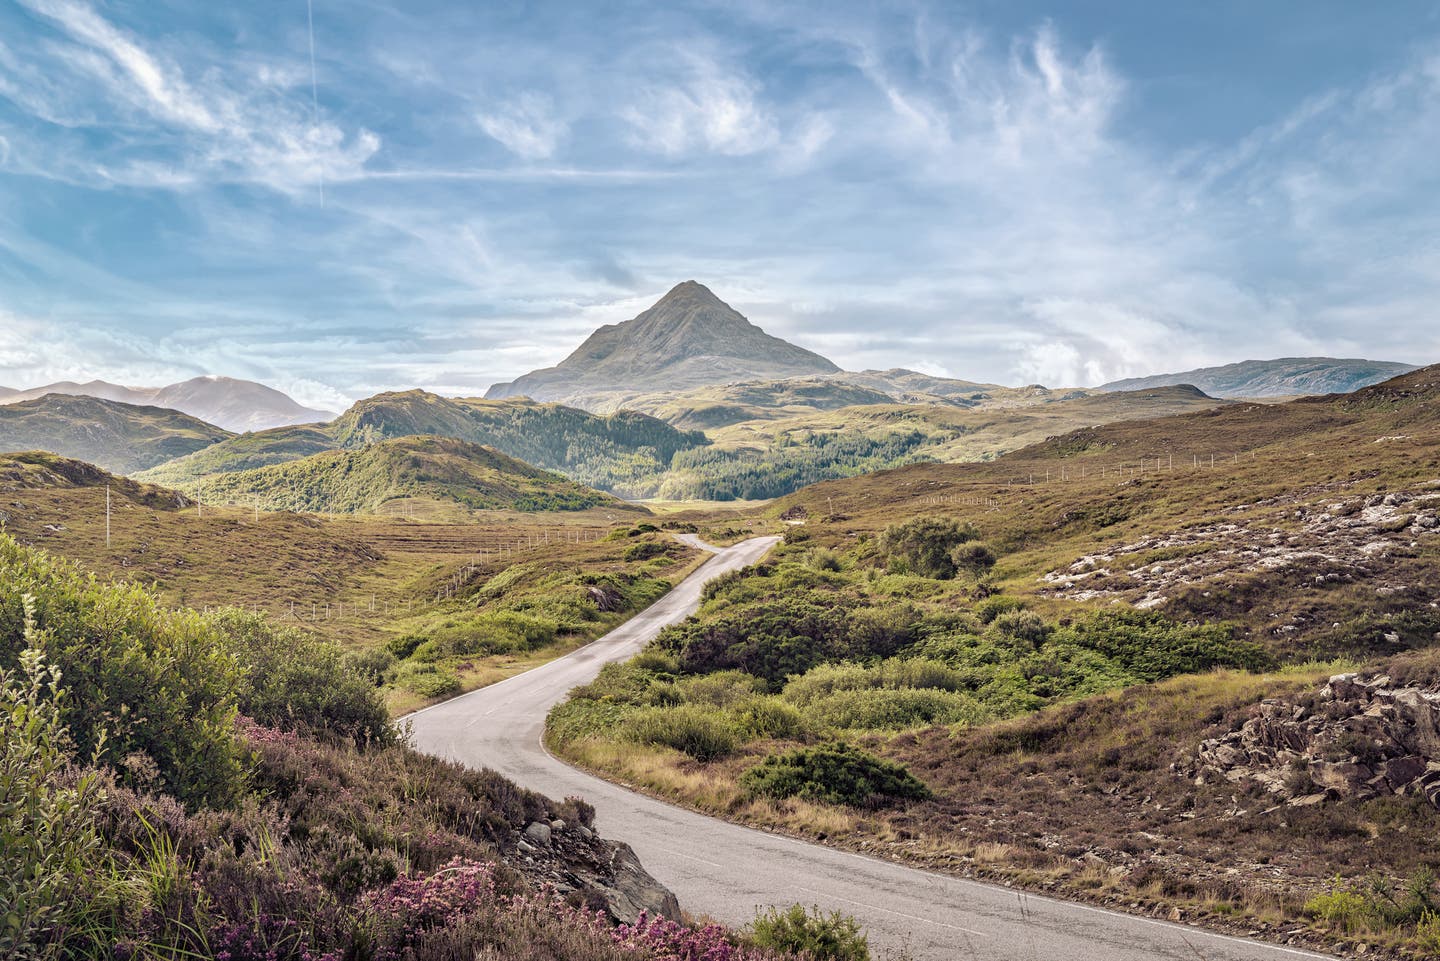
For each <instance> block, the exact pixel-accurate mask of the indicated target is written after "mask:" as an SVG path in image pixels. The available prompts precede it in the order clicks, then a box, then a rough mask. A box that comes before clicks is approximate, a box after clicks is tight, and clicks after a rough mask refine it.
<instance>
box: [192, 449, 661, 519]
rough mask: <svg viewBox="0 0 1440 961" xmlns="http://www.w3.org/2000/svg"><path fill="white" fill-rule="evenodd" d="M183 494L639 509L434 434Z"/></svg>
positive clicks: (294, 501)
mask: <svg viewBox="0 0 1440 961" xmlns="http://www.w3.org/2000/svg"><path fill="white" fill-rule="evenodd" d="M182 489H183V490H184V491H185V492H186V493H188V494H190V495H192V496H195V497H198V498H199V499H200V500H202V501H205V502H213V503H217V504H236V505H241V506H250V505H252V504H253V505H256V506H258V507H260V509H262V510H296V511H321V512H326V513H386V512H399V511H401V510H403V507H404V505H403V502H406V501H425V502H428V503H429V504H434V503H437V502H438V503H441V504H449V505H451V506H452V507H458V508H460V509H463V510H467V511H469V510H518V511H555V510H559V511H569V510H585V509H587V508H591V507H601V506H605V507H610V508H613V509H630V510H636V509H637V508H631V507H629V506H628V505H625V504H623V503H621V502H620V501H618V500H616V499H615V498H614V497H612V496H610V495H609V494H602V493H600V492H599V491H597V490H593V489H591V488H588V487H585V486H583V485H581V484H577V483H575V482H574V481H571V480H568V479H566V478H564V477H562V476H560V475H559V474H554V473H551V472H550V471H545V470H541V469H539V468H538V467H532V466H531V465H529V464H526V463H524V462H523V461H519V460H516V459H515V458H513V457H507V456H506V455H504V454H502V453H500V452H499V451H497V450H495V449H493V448H490V447H483V446H481V445H479V444H472V443H469V442H468V441H463V440H457V439H455V438H453V437H434V436H407V437H397V438H394V439H392V440H386V441H381V442H380V443H377V444H369V445H366V446H364V447H360V448H357V449H355V450H335V451H326V452H324V453H321V454H315V455H312V456H310V457H304V458H301V459H300V460H295V461H289V462H287V463H284V464H274V465H271V466H269V467H261V468H257V469H254V470H244V471H234V472H231V473H228V474H212V475H209V476H207V477H203V478H201V479H199V480H197V481H194V482H191V483H188V484H185V485H183V487H182ZM397 502H400V503H397ZM425 513H426V514H427V515H432V514H433V511H431V510H428V509H427V510H426V511H425Z"/></svg>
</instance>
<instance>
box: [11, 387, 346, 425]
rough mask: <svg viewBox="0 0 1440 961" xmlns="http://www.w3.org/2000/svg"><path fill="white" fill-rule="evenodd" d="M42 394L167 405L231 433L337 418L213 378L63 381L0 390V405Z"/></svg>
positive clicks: (268, 390)
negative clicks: (150, 382)
mask: <svg viewBox="0 0 1440 961" xmlns="http://www.w3.org/2000/svg"><path fill="white" fill-rule="evenodd" d="M46 394H68V395H71V396H80V397H94V398H97V399H99V400H113V401H119V402H120V403H122V404H137V405H141V406H149V407H168V408H170V409H171V410H178V411H180V412H181V413H184V414H189V415H190V416H191V417H198V418H200V419H201V420H203V421H206V422H208V423H211V424H214V425H216V426H217V427H223V428H225V429H226V430H228V431H233V432H235V433H242V432H244V431H251V430H265V429H266V428H269V427H289V426H292V425H295V424H313V423H317V422H320V421H328V420H334V419H335V414H334V412H332V411H327V410H316V409H314V408H311V407H304V406H301V405H300V404H299V403H297V402H296V401H295V400H294V398H292V397H290V396H289V395H288V394H285V393H283V392H281V391H278V390H276V389H275V388H273V387H267V386H265V385H264V384H258V383H256V382H255V381H253V380H238V379H236V378H234V377H218V376H214V375H207V376H204V377H193V378H191V379H190V380H186V381H181V382H180V383H178V384H168V385H166V386H164V387H125V386H122V385H120V384H111V383H108V382H106V381H103V380H92V381H88V382H86V383H83V384H79V383H76V382H74V381H68V380H65V381H60V382H58V383H54V384H46V385H45V386H44V387H35V388H31V389H29V390H15V389H14V388H10V387H0V403H3V404H13V403H17V402H19V401H25V400H34V399H36V398H38V397H44V396H45V395H46Z"/></svg>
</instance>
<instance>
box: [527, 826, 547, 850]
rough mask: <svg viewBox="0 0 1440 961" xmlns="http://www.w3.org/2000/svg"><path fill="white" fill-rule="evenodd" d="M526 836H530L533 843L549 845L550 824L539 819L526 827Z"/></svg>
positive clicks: (542, 845) (543, 845)
mask: <svg viewBox="0 0 1440 961" xmlns="http://www.w3.org/2000/svg"><path fill="white" fill-rule="evenodd" d="M525 837H527V838H529V839H530V841H531V842H532V843H534V844H538V845H540V846H541V847H549V846H550V825H548V824H541V823H540V822H539V821H534V822H532V823H531V824H530V826H529V827H527V828H525Z"/></svg>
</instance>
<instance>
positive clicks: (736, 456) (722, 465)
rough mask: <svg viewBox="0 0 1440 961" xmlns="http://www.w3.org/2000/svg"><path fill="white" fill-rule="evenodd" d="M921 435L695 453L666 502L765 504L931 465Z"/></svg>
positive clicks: (830, 435) (672, 481)
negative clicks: (810, 489)
mask: <svg viewBox="0 0 1440 961" xmlns="http://www.w3.org/2000/svg"><path fill="white" fill-rule="evenodd" d="M928 439H929V438H928V437H927V435H926V434H924V433H922V432H920V431H918V430H901V431H897V432H893V433H892V432H885V433H880V434H878V435H877V434H867V433H865V432H863V431H847V430H842V431H834V432H831V431H816V432H808V431H807V432H804V433H803V435H802V434H797V435H790V434H784V435H781V436H780V437H779V438H777V439H776V441H775V443H774V445H773V446H771V447H769V448H767V449H765V450H759V451H757V450H753V449H750V448H732V449H726V448H719V447H694V448H691V449H689V450H684V451H680V452H679V453H677V454H676V455H675V457H674V460H673V461H672V462H671V465H670V472H669V473H668V474H666V475H665V477H664V478H663V480H662V481H661V482H660V484H659V489H658V496H660V497H663V498H666V499H667V500H714V501H728V500H764V499H767V498H771V497H781V496H784V495H785V494H788V493H790V492H791V491H795V490H799V489H800V488H801V487H805V486H808V485H810V484H817V483H819V482H820V481H825V480H834V479H836V478H840V477H855V476H857V475H859V474H868V473H872V472H874V471H877V470H885V469H887V468H891V467H899V466H901V465H903V464H913V463H918V462H920V461H924V460H928V459H930V458H928V457H927V456H925V455H923V454H921V453H920V452H919V451H920V448H922V447H923V446H924V445H925V444H926V442H927V440H928Z"/></svg>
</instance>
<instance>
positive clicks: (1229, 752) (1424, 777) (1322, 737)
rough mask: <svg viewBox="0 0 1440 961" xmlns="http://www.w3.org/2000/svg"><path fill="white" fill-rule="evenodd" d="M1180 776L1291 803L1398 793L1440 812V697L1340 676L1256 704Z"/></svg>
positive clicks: (1205, 745) (1381, 679)
mask: <svg viewBox="0 0 1440 961" xmlns="http://www.w3.org/2000/svg"><path fill="white" fill-rule="evenodd" d="M1182 770H1183V771H1184V773H1186V774H1187V775H1189V776H1191V777H1193V778H1194V779H1195V781H1196V783H1197V784H1205V783H1211V782H1214V781H1221V780H1223V781H1229V782H1231V783H1236V784H1239V783H1244V782H1254V783H1258V784H1261V785H1263V786H1264V787H1265V789H1266V790H1268V791H1270V792H1271V793H1272V794H1275V795H1276V796H1277V797H1278V798H1280V799H1283V801H1284V802H1285V803H1288V804H1291V805H1308V804H1320V803H1322V802H1324V801H1326V800H1351V801H1362V800H1367V799H1369V798H1375V797H1381V796H1384V795H1391V794H1404V795H1416V796H1423V797H1424V798H1425V799H1426V800H1427V801H1429V802H1430V803H1431V804H1432V805H1434V806H1435V807H1437V808H1440V691H1435V690H1430V689H1426V688H1417V687H1400V688H1397V687H1393V686H1392V685H1391V682H1390V678H1389V677H1387V676H1385V675H1383V674H1382V675H1375V676H1364V675H1360V674H1338V675H1336V676H1335V677H1332V678H1330V681H1329V683H1327V684H1326V685H1325V686H1324V687H1323V688H1322V689H1321V690H1320V691H1319V693H1318V694H1317V695H1315V696H1314V697H1311V698H1308V699H1303V700H1295V701H1292V700H1285V699H1280V698H1269V699H1266V700H1264V701H1262V702H1261V703H1260V704H1259V705H1257V706H1256V708H1255V711H1254V713H1253V715H1252V716H1251V717H1250V718H1249V719H1248V720H1247V721H1246V722H1245V723H1244V724H1243V725H1241V727H1240V728H1239V729H1238V730H1235V731H1231V732H1230V733H1228V734H1225V735H1223V736H1222V737H1218V738H1211V739H1210V740H1207V741H1204V742H1202V743H1201V744H1200V746H1199V748H1198V749H1197V750H1196V752H1195V755H1194V758H1193V759H1192V760H1191V761H1190V762H1189V763H1188V764H1187V765H1184V766H1183V767H1182Z"/></svg>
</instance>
